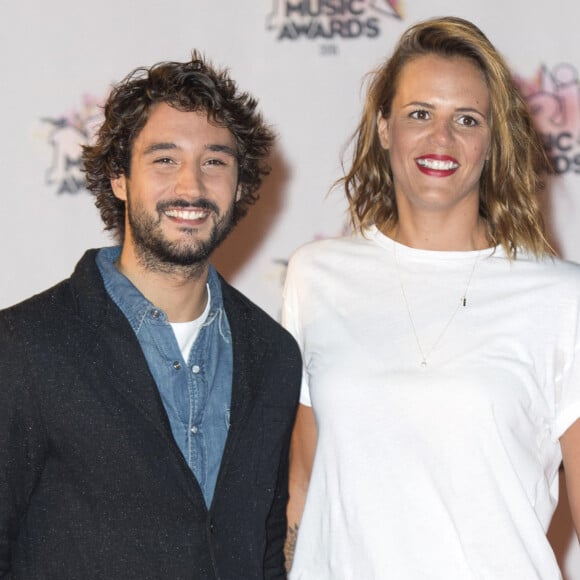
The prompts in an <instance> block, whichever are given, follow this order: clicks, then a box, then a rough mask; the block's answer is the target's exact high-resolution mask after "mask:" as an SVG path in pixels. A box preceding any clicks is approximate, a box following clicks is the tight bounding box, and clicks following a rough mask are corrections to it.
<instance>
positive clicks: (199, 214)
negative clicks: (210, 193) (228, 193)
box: [165, 209, 207, 220]
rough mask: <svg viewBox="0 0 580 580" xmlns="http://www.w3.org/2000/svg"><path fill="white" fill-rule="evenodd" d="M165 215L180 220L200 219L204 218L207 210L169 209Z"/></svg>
mask: <svg viewBox="0 0 580 580" xmlns="http://www.w3.org/2000/svg"><path fill="white" fill-rule="evenodd" d="M165 215H166V216H167V217H171V218H177V219H180V220H198V219H201V218H204V217H205V216H206V215H207V211H206V210H204V209H168V210H167V211H166V212H165Z"/></svg>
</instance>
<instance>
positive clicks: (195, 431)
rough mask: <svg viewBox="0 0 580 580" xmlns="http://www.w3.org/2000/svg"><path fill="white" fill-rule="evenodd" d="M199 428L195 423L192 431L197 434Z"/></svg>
mask: <svg viewBox="0 0 580 580" xmlns="http://www.w3.org/2000/svg"><path fill="white" fill-rule="evenodd" d="M197 431H198V429H197V427H196V426H195V425H193V426H192V428H191V432H192V433H193V434H194V435H195V434H196V433H197Z"/></svg>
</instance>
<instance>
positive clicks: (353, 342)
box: [283, 227, 580, 580]
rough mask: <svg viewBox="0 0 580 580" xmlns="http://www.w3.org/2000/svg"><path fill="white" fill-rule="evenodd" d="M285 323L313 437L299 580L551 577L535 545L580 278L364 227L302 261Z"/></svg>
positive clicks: (578, 308)
mask: <svg viewBox="0 0 580 580" xmlns="http://www.w3.org/2000/svg"><path fill="white" fill-rule="evenodd" d="M472 270H473V276H472V278H471V281H470V282H469V288H468V291H467V296H466V305H465V306H460V308H459V309H458V308H457V304H458V300H460V299H461V298H462V297H463V294H464V291H465V289H466V286H467V284H468V280H469V276H470V275H471V272H472ZM401 283H402V285H403V291H402V289H401ZM403 294H404V296H405V297H404V296H403ZM405 298H406V300H407V304H408V308H407V306H406V304H405ZM455 311H456V312H455ZM411 318H412V320H413V323H414V326H415V332H414V331H413V328H412V323H411ZM283 321H284V324H285V326H286V327H287V328H288V329H289V330H290V331H291V332H292V333H293V335H294V336H295V337H296V339H297V340H298V342H299V344H300V346H301V348H302V352H303V358H304V380H303V389H302V398H301V402H302V403H303V404H306V405H312V406H313V409H314V413H315V416H316V420H317V424H318V430H319V438H318V445H317V451H316V456H315V461H314V466H313V472H312V479H311V483H310V488H309V491H308V497H307V501H306V506H305V511H304V516H303V519H302V522H301V525H300V531H299V535H298V543H297V547H296V553H295V558H294V565H293V568H292V573H291V575H290V578H292V580H342V579H344V580H351V579H352V580H373V579H386V580H391V579H392V580H470V579H481V580H483V579H485V580H520V579H521V580H534V579H537V580H556V579H559V578H561V575H560V572H559V570H558V566H557V563H556V560H555V557H554V555H553V552H552V550H551V547H550V545H549V543H548V541H547V539H546V534H545V533H546V530H547V528H548V525H549V523H550V519H551V517H552V514H553V511H554V507H555V504H556V503H557V496H558V489H557V485H558V478H557V472H558V468H559V465H560V462H561V451H560V445H559V441H558V438H559V437H560V435H562V433H563V432H564V431H565V430H566V429H567V428H568V427H569V426H570V425H571V424H572V423H573V422H574V421H575V420H576V419H577V418H578V417H580V383H579V380H580V364H579V361H580V358H579V356H578V350H579V349H580V266H578V265H576V264H571V263H567V262H564V261H561V260H557V259H552V258H546V259H542V260H538V259H536V258H535V257H531V256H528V255H527V254H525V253H523V252H521V253H519V254H518V257H517V259H515V260H509V259H508V258H507V257H506V255H505V253H504V252H503V250H502V249H501V248H499V247H498V248H495V249H489V250H483V251H480V252H436V251H427V250H416V249H412V248H409V247H406V246H403V245H400V244H396V243H395V242H393V241H392V240H391V239H389V238H387V237H386V236H384V235H383V234H381V233H380V232H379V231H378V230H377V229H376V228H374V227H373V228H370V229H369V230H368V231H367V232H366V233H365V236H362V235H354V236H352V237H347V238H339V239H332V240H325V241H321V242H314V243H312V244H309V245H306V246H304V247H303V248H301V249H300V250H298V252H297V253H296V254H295V255H294V256H293V258H292V259H291V261H290V264H289V268H288V274H287V280H286V285H285V290H284V307H283ZM447 324H448V326H447V328H446V330H445V331H444V332H443V334H442V331H443V330H444V329H445V327H446V325H447ZM418 343H419V344H418ZM433 344H435V347H434V348H433V349H432V350H431V346H432V345H433ZM421 350H423V353H428V356H427V358H428V361H427V366H425V367H422V366H421V361H422V358H423V357H422V354H421Z"/></svg>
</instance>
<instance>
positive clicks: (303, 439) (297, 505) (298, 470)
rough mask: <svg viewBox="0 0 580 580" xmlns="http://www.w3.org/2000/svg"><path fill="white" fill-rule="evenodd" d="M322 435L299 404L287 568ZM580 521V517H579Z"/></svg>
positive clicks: (310, 414)
mask: <svg viewBox="0 0 580 580" xmlns="http://www.w3.org/2000/svg"><path fill="white" fill-rule="evenodd" d="M317 439H318V429H317V427H316V419H315V418H314V412H313V411H312V407H307V406H306V405H298V412H297V414H296V422H295V424H294V431H293V432H292V442H291V444H290V477H289V483H288V491H289V493H290V499H289V501H288V511H287V515H288V535H287V536H286V544H285V546H284V554H285V556H286V569H287V570H290V568H291V567H292V561H293V559H294V549H295V547H296V538H297V536H298V527H299V525H300V520H301V519H302V512H303V511H304V503H305V501H306V493H307V491H308V484H309V483H310V474H311V473H312V463H313V462H314V452H315V450H316V441H317ZM579 521H580V520H579Z"/></svg>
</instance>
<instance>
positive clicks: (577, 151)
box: [516, 63, 580, 175]
mask: <svg viewBox="0 0 580 580" xmlns="http://www.w3.org/2000/svg"><path fill="white" fill-rule="evenodd" d="M516 82H517V84H518V86H519V88H520V90H521V91H522V93H523V95H524V96H525V98H526V101H527V102H528V105H529V107H530V110H531V112H532V115H533V117H534V121H535V123H536V127H537V128H538V130H539V131H540V132H541V133H542V135H543V137H544V140H545V145H546V150H547V151H548V153H549V155H550V157H551V158H552V162H553V166H554V171H555V173H557V174H559V175H560V174H563V173H569V172H573V173H580V79H579V76H578V70H577V69H576V68H575V67H574V66H573V65H571V64H569V63H562V64H559V65H557V66H555V67H554V68H553V69H552V70H549V69H548V68H547V67H546V66H542V67H541V69H540V70H539V72H538V74H537V76H536V78H535V79H533V80H524V79H521V78H517V79H516Z"/></svg>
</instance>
